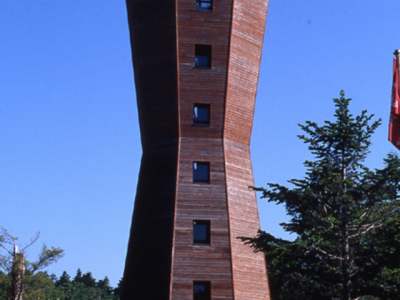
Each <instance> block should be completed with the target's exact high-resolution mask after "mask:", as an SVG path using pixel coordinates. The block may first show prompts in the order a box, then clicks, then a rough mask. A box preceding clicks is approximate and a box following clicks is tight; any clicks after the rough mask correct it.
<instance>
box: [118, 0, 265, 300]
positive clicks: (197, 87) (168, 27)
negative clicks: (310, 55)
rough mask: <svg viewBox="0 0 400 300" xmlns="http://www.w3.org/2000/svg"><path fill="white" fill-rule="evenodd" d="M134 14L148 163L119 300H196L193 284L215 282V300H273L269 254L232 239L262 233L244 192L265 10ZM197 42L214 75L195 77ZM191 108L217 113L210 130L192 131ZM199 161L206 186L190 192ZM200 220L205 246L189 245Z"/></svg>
mask: <svg viewBox="0 0 400 300" xmlns="http://www.w3.org/2000/svg"><path fill="white" fill-rule="evenodd" d="M233 3H234V4H233ZM232 5H233V6H234V7H232ZM127 8H128V18H129V26H130V34H131V45H132V60H133V65H134V72H135V84H136V92H137V103H138V111H139V122H140V128H141V138H142V146H143V157H142V164H141V169H140V174H139V182H138V187H137V194H136V200H135V207H134V215H133V220H132V228H131V236H130V241H129V245H128V255H127V259H126V266H125V272H124V279H125V282H124V290H123V294H122V297H121V299H122V300H128V299H129V300H132V299H137V300H149V299H151V300H164V299H170V300H178V299H188V300H189V299H192V293H193V291H192V284H193V281H194V280H199V281H202V280H206V281H211V291H212V299H214V300H216V299H219V300H233V299H236V300H250V299H255V300H258V299H269V296H268V295H269V294H268V284H267V277H266V271H265V261H264V258H263V256H262V254H257V255H256V254H254V253H252V252H251V249H250V248H249V247H248V246H244V245H243V244H242V243H240V242H239V241H238V240H237V239H236V237H237V236H241V235H253V234H254V233H255V232H256V230H257V229H258V227H259V221H258V214H257V204H256V198H255V195H254V193H253V192H252V191H249V190H248V189H247V186H248V185H252V183H253V178H252V171H251V161H250V154H249V141H250V134H251V126H252V119H253V110H254V100H255V94H256V88H257V79H258V70H259V63H260V55H261V47H262V37H263V32H264V26H265V16H266V12H267V4H266V3H265V2H261V1H260V0H255V1H250V0H218V1H214V3H213V11H212V12H204V11H196V1H195V0H173V1H172V0H162V1H161V0H127ZM232 12H233V13H232ZM196 44H204V45H212V67H211V68H210V69H196V68H194V49H195V45H196ZM228 66H229V71H228ZM194 103H208V104H210V107H211V122H210V126H208V127H198V126H193V116H192V115H193V104H194ZM194 161H206V162H209V163H210V183H209V184H196V183H193V177H192V172H193V169H192V168H193V162H194ZM193 220H210V224H211V243H210V245H209V246H204V245H203V246H201V245H193V232H192V230H193Z"/></svg>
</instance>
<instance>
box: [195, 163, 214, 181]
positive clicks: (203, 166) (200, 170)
mask: <svg viewBox="0 0 400 300" xmlns="http://www.w3.org/2000/svg"><path fill="white" fill-rule="evenodd" d="M193 182H195V183H209V182H210V163H208V162H194V163H193Z"/></svg>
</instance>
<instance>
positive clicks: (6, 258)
mask: <svg viewBox="0 0 400 300" xmlns="http://www.w3.org/2000/svg"><path fill="white" fill-rule="evenodd" d="M39 235H40V233H39V232H38V233H36V235H35V237H34V238H32V239H31V241H30V243H29V244H28V245H27V246H25V247H23V248H22V249H21V250H20V251H18V245H17V240H18V238H16V237H14V236H12V235H11V234H10V233H9V232H8V231H7V230H6V229H4V228H2V229H1V231H0V249H1V250H2V251H1V252H0V290H1V291H0V295H2V298H1V299H17V300H19V299H22V298H23V299H27V300H29V299H45V298H43V297H44V294H45V290H46V289H47V288H49V287H50V286H53V285H54V284H53V282H52V280H51V279H49V277H48V276H47V274H46V273H45V272H43V270H44V269H45V268H46V267H48V266H49V265H51V264H52V263H55V262H56V261H57V260H58V259H60V258H61V257H62V256H63V255H64V251H63V250H62V249H60V248H55V247H51V248H50V249H49V248H47V246H46V245H45V244H43V246H42V250H41V251H40V253H39V255H38V258H37V260H36V261H28V260H27V259H26V258H25V250H26V249H27V248H29V247H30V246H32V244H34V243H35V242H36V241H37V240H38V238H39Z"/></svg>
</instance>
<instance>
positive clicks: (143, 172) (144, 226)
mask: <svg viewBox="0 0 400 300" xmlns="http://www.w3.org/2000/svg"><path fill="white" fill-rule="evenodd" d="M126 4H127V10H128V19H129V27H130V35H131V46H132V61H133V66H134V72H135V84H136V95H137V104H138V112H139V122H140V131H141V139H142V147H143V156H142V162H141V167H140V173H139V181H138V186H137V192H136V199H135V206H134V213H133V218H132V227H131V232H130V239H129V244H128V254H127V258H126V264H125V271H124V287H125V288H124V289H123V291H122V296H121V299H123V300H125V299H126V300H128V299H129V300H132V299H138V300H139V299H140V300H155V299H168V298H169V282H170V272H171V255H172V236H173V220H174V206H175V192H176V189H175V185H176V170H177V169H176V166H177V163H178V161H177V158H178V141H179V138H178V136H179V127H178V124H179V122H178V101H177V59H176V27H175V0H163V1H159V0H127V1H126Z"/></svg>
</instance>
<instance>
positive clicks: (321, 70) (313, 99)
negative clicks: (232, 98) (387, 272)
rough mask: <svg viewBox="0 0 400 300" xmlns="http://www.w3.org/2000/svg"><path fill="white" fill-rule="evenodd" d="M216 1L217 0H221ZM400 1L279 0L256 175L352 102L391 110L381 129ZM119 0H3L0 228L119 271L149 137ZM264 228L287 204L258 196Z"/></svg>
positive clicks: (283, 173)
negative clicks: (143, 141)
mask: <svg viewBox="0 0 400 300" xmlns="http://www.w3.org/2000/svg"><path fill="white" fill-rule="evenodd" d="M216 1H217V0H216ZM399 11H400V1H394V0H386V1H380V2H377V1H367V2H365V1H361V0H351V1H349V0H335V1H332V0H331V1H329V0H328V1H321V0H308V1H294V0H271V1H270V9H269V13H268V18H267V29H266V33H265V42H264V49H263V57H262V63H261V73H260V80H259V90H258V95H257V104H256V113H255V118H254V127H253V135H252V143H251V152H252V160H253V169H254V177H255V183H256V185H265V184H266V183H267V182H278V183H282V184H283V183H285V182H286V180H287V179H290V178H298V177H302V176H303V174H304V168H303V165H302V162H303V161H304V160H305V159H307V158H310V155H309V153H308V150H307V148H306V146H305V145H304V144H303V143H302V142H301V141H300V140H298V138H297V137H296V135H298V134H300V133H301V131H300V130H299V128H298V126H297V124H298V123H304V121H305V120H312V121H316V122H318V123H322V122H323V121H324V120H326V119H331V118H332V115H333V103H332V98H334V97H338V96H339V91H340V90H341V89H344V90H345V91H346V95H347V96H348V97H351V98H353V99H354V100H353V102H352V104H351V110H352V112H353V113H354V114H358V113H360V112H361V110H362V109H367V110H368V112H370V113H374V114H375V115H376V116H377V117H380V118H382V119H383V124H382V126H381V127H380V128H379V129H378V130H377V132H376V134H375V135H374V136H373V139H372V142H373V145H372V147H371V150H372V153H371V155H370V157H369V159H368V164H369V166H370V167H381V166H382V158H383V157H384V156H385V155H386V154H387V153H388V152H389V151H391V150H393V151H395V148H394V147H393V146H392V145H391V144H390V143H389V142H388V141H387V128H388V117H389V106H390V96H391V95H390V94H391V80H392V79H391V76H392V75H391V74H392V57H393V56H392V53H393V51H394V50H395V49H396V48H400V38H399V34H398V28H399V27H400V26H399V25H400V24H399V23H400V19H399V18H398V12H399ZM130 51H131V50H130V44H129V33H128V24H127V18H126V8H125V2H124V1H123V0H119V1H94V0H79V1H56V0H36V1H28V0H18V1H0V141H1V144H0V201H1V206H0V226H3V227H5V228H7V229H8V230H9V231H10V232H11V233H12V234H14V235H15V236H18V237H20V241H21V243H22V244H26V243H28V241H29V238H30V237H32V236H33V235H34V233H35V232H37V231H41V238H40V240H39V242H38V243H37V245H36V246H35V247H32V248H31V250H29V251H28V257H29V258H31V259H33V258H34V257H35V256H36V255H37V251H38V248H39V246H41V243H43V242H45V243H46V244H47V245H48V246H57V247H61V248H62V249H64V250H65V257H64V258H63V259H61V260H60V261H59V262H58V263H57V264H55V265H54V266H52V267H50V268H49V272H50V273H55V274H56V275H57V276H59V275H61V273H62V271H63V270H66V271H67V272H68V273H69V274H70V275H72V276H74V275H75V273H76V270H77V269H78V268H81V269H82V271H83V272H88V271H90V272H92V273H93V275H94V277H95V278H97V279H102V278H103V277H104V276H108V277H109V278H110V280H111V283H112V285H116V283H117V282H118V280H119V279H120V278H121V276H122V272H123V268H124V262H125V255H126V247H127V242H128V235H129V229H130V222H131V216H132V208H133V201H134V198H135V191H136V182H137V174H138V171H139V165H140V157H141V145H140V135H139V128H138V118H137V110H136V99H135V89H134V82H133V72H132V63H131V56H130V55H131V53H130ZM259 209H260V217H261V227H262V228H263V229H264V230H266V231H268V232H270V233H272V234H274V235H276V236H279V237H283V238H291V237H290V236H288V235H287V234H286V233H285V232H283V231H282V230H281V229H280V227H279V225H278V224H279V223H280V222H282V221H285V220H286V216H285V211H284V209H283V208H281V207H277V206H275V205H274V204H267V203H265V201H263V200H261V201H259Z"/></svg>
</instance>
